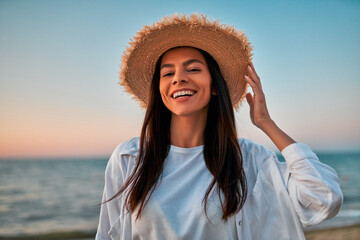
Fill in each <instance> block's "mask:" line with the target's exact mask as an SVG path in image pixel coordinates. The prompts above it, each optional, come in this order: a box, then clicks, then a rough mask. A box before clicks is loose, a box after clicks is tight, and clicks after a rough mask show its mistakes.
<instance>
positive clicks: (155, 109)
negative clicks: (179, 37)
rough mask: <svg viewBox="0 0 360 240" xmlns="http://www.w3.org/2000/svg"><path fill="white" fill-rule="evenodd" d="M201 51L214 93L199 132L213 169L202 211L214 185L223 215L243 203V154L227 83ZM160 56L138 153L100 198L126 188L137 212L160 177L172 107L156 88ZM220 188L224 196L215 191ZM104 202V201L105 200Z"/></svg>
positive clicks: (129, 204)
mask: <svg viewBox="0 0 360 240" xmlns="http://www.w3.org/2000/svg"><path fill="white" fill-rule="evenodd" d="M197 50H199V51H200V52H201V54H202V55H203V56H204V58H205V60H206V62H207V65H208V68H209V71H210V74H211V78H212V84H213V88H215V90H216V95H212V96H211V99H210V103H209V108H208V115H207V122H206V127H205V133H204V159H205V164H206V167H207V168H208V169H209V171H210V173H211V174H212V175H213V180H212V181H211V183H210V185H209V187H208V189H207V191H206V194H205V196H204V199H203V201H204V202H205V207H204V209H205V213H206V204H207V199H208V197H209V194H210V192H211V190H212V189H213V188H214V186H216V188H217V190H218V191H217V193H218V195H219V199H220V203H221V207H222V211H223V219H224V220H225V221H226V220H227V219H228V217H230V216H232V215H233V214H235V213H236V212H238V211H239V210H240V209H241V208H242V207H243V205H244V204H245V200H246V195H247V184H246V177H245V172H244V169H243V157H242V154H241V150H240V146H239V143H238V140H237V134H236V127H235V118H234V110H233V107H232V104H231V99H230V93H229V89H228V87H227V84H226V82H225V80H224V79H223V77H222V76H221V73H220V69H219V66H218V64H217V62H216V61H215V60H214V59H213V57H212V56H211V55H210V54H208V53H207V52H205V51H203V50H201V49H197ZM160 64H161V57H160V59H159V60H158V61H157V64H156V68H155V73H154V76H153V79H152V82H151V93H150V101H149V103H148V107H147V111H146V114H145V119H144V123H143V126H142V130H141V136H140V148H139V155H138V158H137V162H136V165H135V168H134V170H133V172H132V174H131V175H130V177H129V178H128V179H127V181H126V182H125V184H124V185H123V186H122V187H121V188H120V190H119V191H118V193H116V194H115V196H113V197H112V198H110V199H109V200H107V201H105V202H108V201H111V200H112V199H114V198H115V197H117V196H119V195H120V194H123V193H124V192H127V195H126V199H125V207H126V208H127V210H129V211H131V212H134V211H135V210H136V208H138V212H137V216H136V218H139V217H140V215H141V213H142V211H143V209H144V207H145V205H146V203H147V202H148V201H149V199H150V197H151V195H152V193H153V192H154V190H155V189H156V187H157V185H158V184H160V182H161V175H162V172H163V168H164V160H165V158H166V156H167V155H168V153H169V148H170V121H171V112H170V111H169V110H168V109H167V108H166V106H165V105H164V103H163V102H162V99H161V96H160V92H159V81H160ZM220 192H222V193H223V199H222V198H221V197H220ZM105 202H104V203H105Z"/></svg>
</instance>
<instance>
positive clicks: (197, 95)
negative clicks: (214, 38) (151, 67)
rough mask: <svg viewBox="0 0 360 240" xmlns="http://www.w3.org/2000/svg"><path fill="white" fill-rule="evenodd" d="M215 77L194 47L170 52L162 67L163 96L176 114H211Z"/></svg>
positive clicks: (161, 85) (161, 83)
mask: <svg viewBox="0 0 360 240" xmlns="http://www.w3.org/2000/svg"><path fill="white" fill-rule="evenodd" d="M211 85H212V84H211V75H210V72H209V69H208V66H207V63H206V60H205V58H204V57H203V55H202V54H201V53H200V51H198V50H197V49H194V48H191V47H182V48H175V49H172V50H169V51H168V52H166V53H165V54H164V55H163V57H162V59H161V64H160V86H159V89H160V94H161V98H162V100H163V102H164V104H165V106H166V107H167V108H168V109H169V110H170V111H171V112H172V113H173V114H175V115H178V116H187V115H191V114H196V113H207V109H208V108H207V107H208V104H209V102H210V98H211Z"/></svg>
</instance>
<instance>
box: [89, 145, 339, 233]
mask: <svg viewBox="0 0 360 240" xmlns="http://www.w3.org/2000/svg"><path fill="white" fill-rule="evenodd" d="M239 144H240V148H241V151H242V155H243V159H244V170H245V174H246V178H247V184H248V191H249V193H248V197H247V200H246V203H245V205H244V207H243V208H242V209H241V210H240V211H239V212H238V213H237V214H236V215H235V216H234V217H232V218H230V219H229V221H228V222H227V223H224V222H222V221H221V220H220V218H221V215H220V214H219V213H221V212H220V211H218V210H220V209H219V208H218V207H219V206H218V203H219V202H218V199H216V198H215V197H214V196H217V195H216V194H213V195H211V196H212V198H211V199H210V201H209V203H210V204H209V206H208V208H207V209H209V212H208V217H209V219H207V218H206V216H205V215H204V213H203V205H202V204H201V201H202V198H203V197H204V194H205V191H206V189H207V186H208V185H209V183H210V182H209V179H210V178H211V175H209V174H210V173H208V172H207V173H206V169H204V168H203V167H202V164H198V163H197V164H195V163H196V162H192V161H191V160H194V161H197V162H199V159H203V156H202V154H201V152H202V149H201V148H202V147H201V146H200V147H196V148H190V149H183V148H178V147H174V146H172V147H171V149H170V152H169V156H168V158H167V159H166V160H165V166H164V167H165V169H164V176H163V181H162V182H161V183H160V186H159V187H158V188H157V190H155V192H154V195H153V196H152V197H151V199H150V201H149V205H148V206H146V207H145V209H144V211H145V212H144V213H143V214H144V215H143V216H144V218H143V219H142V217H141V218H140V219H139V220H138V221H136V222H135V219H134V218H135V217H134V216H132V215H131V214H130V213H127V212H126V211H123V205H124V200H125V196H124V195H122V196H119V197H117V198H116V199H114V200H112V201H110V202H108V203H106V204H103V205H102V207H101V211H100V219H99V225H98V231H97V234H96V239H98V240H107V239H133V238H136V239H219V236H221V238H220V239H232V238H234V237H237V239H305V237H304V233H303V230H302V227H306V226H310V225H314V224H317V223H319V222H321V221H323V220H325V219H328V218H331V217H333V216H335V215H336V214H337V212H338V211H339V209H340V206H341V203H342V200H343V196H342V192H341V190H340V181H339V178H338V177H337V174H336V172H335V171H334V170H333V169H332V168H331V167H329V166H327V165H325V164H322V163H321V162H320V161H319V160H318V158H317V156H316V155H315V154H314V153H313V152H312V151H311V149H310V148H309V147H308V146H307V145H305V144H302V143H294V144H291V145H289V146H287V147H286V148H285V149H283V151H282V152H281V153H282V155H283V156H284V158H285V160H286V163H285V162H283V163H281V162H279V161H278V159H277V157H276V155H275V153H274V152H272V151H270V150H268V149H266V148H264V147H263V146H262V145H259V144H256V143H254V142H252V141H250V140H247V139H239ZM138 150H139V138H133V139H131V140H129V141H126V142H123V143H122V144H120V145H119V146H118V147H117V148H116V149H115V150H114V152H113V154H112V156H111V157H110V160H109V162H108V165H107V167H106V171H105V187H104V193H103V201H105V200H107V199H109V198H111V197H112V196H114V195H115V193H117V192H118V190H119V189H120V187H121V186H122V185H123V184H124V182H125V181H126V179H127V178H128V177H129V175H130V174H131V172H132V170H133V168H134V165H135V160H136V157H137V154H138ZM196 150H200V151H196ZM192 151H193V153H192ZM199 152H200V154H199ZM187 154H189V155H188V156H187V157H186V158H187V159H189V157H190V158H191V156H192V159H190V160H188V161H189V162H188V163H189V164H190V165H189V166H187V165H186V162H182V163H183V164H181V163H180V165H178V166H176V165H177V164H179V163H177V162H176V161H177V158H179V157H180V156H182V155H183V156H184V155H187ZM169 157H170V158H169ZM173 157H175V158H173ZM169 160H171V161H169ZM174 161H175V162H174ZM204 165H205V164H204V163H203V166H204ZM191 166H193V168H191ZM177 167H180V169H178V170H179V171H180V172H177V171H176V168H177ZM196 171H198V173H200V176H199V178H198V182H194V184H192V185H191V186H189V184H190V182H192V181H193V179H195V178H194V174H195V173H196ZM186 172H188V174H186ZM179 173H181V175H182V178H176V176H175V177H174V176H170V178H168V177H169V174H170V175H171V174H179ZM167 174H168V175H167ZM173 177H174V178H173ZM167 178H168V179H169V180H170V181H169V182H168V181H166V180H167ZM175 179H177V180H176V181H177V183H171V181H172V180H175ZM179 179H182V180H181V181H180V180H179ZM174 186H175V187H174ZM204 187H205V189H203V188H204ZM194 188H195V189H199V191H192V190H191V189H194ZM181 189H184V190H183V191H182V190H181ZM200 189H202V190H200ZM172 190H173V191H172ZM179 191H180V192H179ZM182 193H183V194H185V195H186V194H187V195H186V196H182ZM172 197H175V198H176V199H172ZM171 200H173V201H174V205H173V206H171V204H170V203H171ZM216 200H217V201H216ZM199 201H200V203H199ZM196 205H197V206H198V207H197V208H196V209H197V211H194V206H196ZM169 208H173V209H172V211H169ZM192 208H193V209H192ZM155 210H156V211H155ZM192 211H194V212H192ZM152 216H153V217H152ZM196 218H197V219H196ZM209 220H210V222H208V221H209ZM211 224H213V228H211V229H210V230H207V229H209V226H211ZM217 227H219V228H217ZM214 229H221V230H218V232H215V233H213V234H212V230H214ZM234 231H235V232H234ZM207 234H210V237H209V235H207ZM216 234H219V235H216Z"/></svg>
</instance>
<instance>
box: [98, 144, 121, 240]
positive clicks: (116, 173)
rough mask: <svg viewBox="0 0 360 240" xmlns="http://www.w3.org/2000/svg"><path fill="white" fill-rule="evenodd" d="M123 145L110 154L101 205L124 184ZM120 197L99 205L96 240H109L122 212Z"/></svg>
mask: <svg viewBox="0 0 360 240" xmlns="http://www.w3.org/2000/svg"><path fill="white" fill-rule="evenodd" d="M123 146H124V143H122V144H120V145H119V146H118V147H117V148H116V149H115V150H114V152H113V153H112V155H111V157H110V159H109V161H108V163H107V166H106V170H105V186H104V191H103V196H102V203H103V202H104V201H106V200H108V199H110V198H112V197H113V196H114V195H115V194H116V193H117V192H118V191H119V190H120V188H121V186H122V185H123V183H124V170H125V169H124V166H123V165H122V164H121V157H122V156H121V149H122V148H123ZM121 206H122V204H121V197H116V198H115V199H113V200H111V201H109V202H106V203H103V204H101V208H100V217H99V224H98V228H97V233H96V236H95V239H96V240H111V238H110V234H111V233H110V232H109V231H110V229H111V227H112V226H113V224H114V223H115V222H116V220H117V219H118V218H119V216H120V214H121V211H122V207H121Z"/></svg>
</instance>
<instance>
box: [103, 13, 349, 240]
mask: <svg viewBox="0 0 360 240" xmlns="http://www.w3.org/2000/svg"><path fill="white" fill-rule="evenodd" d="M134 39H135V40H134V41H133V42H131V43H130V47H129V48H128V49H127V50H126V51H125V53H124V56H123V65H122V70H121V76H120V77H121V84H122V85H123V86H125V88H126V89H127V91H129V92H130V93H132V94H133V95H134V96H135V97H136V99H138V100H139V101H140V103H141V105H142V106H144V107H145V108H146V115H145V119H144V123H143V127H142V131H141V136H140V138H133V139H131V140H129V141H126V142H123V143H121V144H120V145H119V146H118V147H117V148H116V149H115V151H114V152H113V154H112V156H111V158H110V160H109V162H108V164H107V168H106V172H105V187H104V194H103V205H102V207H101V212H100V221H99V226H98V232H97V235H96V239H99V240H103V239H210V240H211V239H304V233H303V230H302V227H306V226H309V225H313V224H316V223H319V222H321V221H323V220H324V219H328V218H331V217H333V216H335V215H336V214H337V212H338V211H339V208H340V206H341V203H342V192H341V190H340V187H339V179H338V177H337V175H336V172H335V171H334V170H333V169H332V168H330V167H329V166H327V165H325V164H322V163H321V162H320V161H319V159H318V158H317V156H316V155H315V154H314V153H313V152H312V150H311V149H310V148H309V147H308V146H307V145H305V144H302V143H296V142H295V141H294V140H293V139H292V138H291V137H289V136H288V135H287V134H286V133H285V132H283V131H282V130H281V129H280V128H279V127H278V126H277V125H276V124H275V122H274V121H273V120H272V119H271V117H270V114H269V112H268V110H267V106H266V100H265V95H264V93H263V90H262V85H261V81H260V78H259V76H258V75H257V73H256V71H255V68H254V65H253V64H252V62H251V49H252V48H251V46H250V43H249V42H248V40H247V38H246V37H245V35H244V34H243V33H242V32H239V31H237V30H235V29H233V28H231V27H229V26H225V25H220V24H219V23H218V22H216V21H215V22H211V21H209V20H207V19H206V17H205V16H203V15H196V14H194V15H192V16H190V17H187V16H180V17H178V16H173V17H170V18H164V19H163V20H162V21H160V22H158V23H156V24H153V25H152V26H151V27H148V26H145V27H144V28H143V30H141V31H140V32H139V33H138V34H137V36H136V37H135V38H134ZM150 49H151V50H150ZM139 62H141V63H142V64H139ZM247 85H250V87H251V88H252V90H253V92H254V94H253V95H252V94H250V93H246V88H247ZM245 97H246V99H247V102H248V103H249V106H250V109H251V110H250V118H251V120H252V122H253V124H254V125H255V126H257V127H258V128H260V129H261V130H262V131H264V133H266V134H267V135H268V136H269V138H270V139H271V140H272V141H273V142H274V144H275V145H276V146H277V147H278V149H279V150H280V151H281V153H282V155H283V156H284V158H285V160H286V162H283V163H281V162H279V161H278V159H277V157H276V155H275V154H274V153H273V152H271V151H270V150H268V149H266V148H264V147H263V146H261V145H259V144H256V143H254V142H252V141H251V140H248V139H243V138H239V139H238V136H237V133H236V127H235V119H234V110H233V108H236V107H238V106H239V103H240V102H241V101H242V100H243V99H244V98H245Z"/></svg>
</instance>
